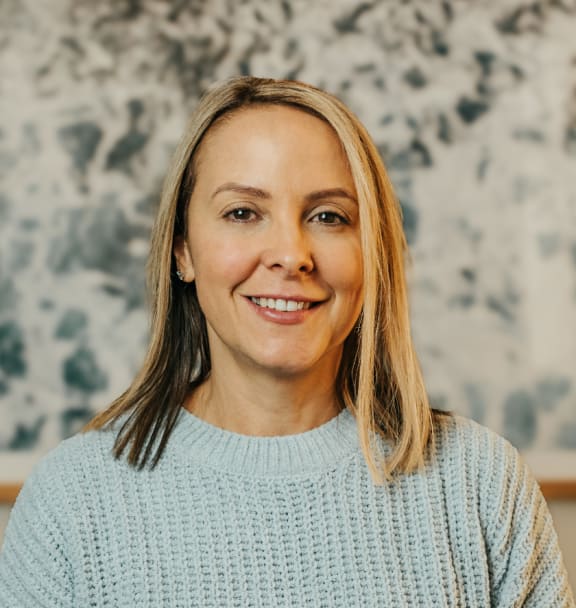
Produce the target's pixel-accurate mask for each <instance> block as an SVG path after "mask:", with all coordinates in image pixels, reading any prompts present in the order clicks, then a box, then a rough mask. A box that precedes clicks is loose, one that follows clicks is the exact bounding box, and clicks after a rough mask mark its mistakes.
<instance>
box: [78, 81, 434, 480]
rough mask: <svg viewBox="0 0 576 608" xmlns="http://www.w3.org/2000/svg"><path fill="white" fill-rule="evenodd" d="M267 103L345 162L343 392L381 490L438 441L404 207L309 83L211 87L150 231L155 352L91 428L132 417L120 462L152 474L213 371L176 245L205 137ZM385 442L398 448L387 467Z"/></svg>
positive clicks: (336, 108)
mask: <svg viewBox="0 0 576 608" xmlns="http://www.w3.org/2000/svg"><path fill="white" fill-rule="evenodd" d="M263 104H282V105H288V106H292V107H296V108H299V109H301V110H303V111H306V112H309V113H312V114H313V115H315V116H317V117H318V118H320V119H321V120H324V121H325V122H326V123H328V124H329V125H330V126H331V127H332V128H333V129H334V131H335V133H336V134H337V136H338V138H339V139H340V141H341V143H342V146H343V149H344V151H345V154H346V157H347V159H348V163H349V166H350V170H351V173H352V177H353V180H354V184H355V187H356V194H357V198H358V203H359V214H360V233H361V245H362V252H363V257H364V303H363V308H362V312H361V315H360V318H359V320H358V323H357V325H356V328H355V330H353V331H352V333H351V334H350V336H348V338H347V339H346V342H345V344H344V351H343V356H342V362H341V366H340V370H339V373H338V377H337V379H336V384H337V386H336V389H337V392H338V393H339V394H340V395H341V399H342V403H343V405H345V406H346V407H347V408H348V409H349V410H350V411H351V412H352V413H353V414H354V415H355V417H356V419H357V421H358V426H359V434H360V443H361V446H362V450H363V452H364V455H365V458H366V462H367V464H368V467H369V469H370V472H371V474H372V476H373V479H374V481H375V482H376V483H382V482H383V480H384V479H385V478H390V476H391V475H392V474H393V473H394V472H395V471H402V472H409V471H411V470H414V469H415V468H417V467H419V466H420V465H422V463H423V462H424V458H425V452H426V447H427V445H428V444H429V442H430V440H431V437H432V433H431V431H432V421H433V412H432V410H431V409H430V406H429V403H428V398H427V395H426V391H425V387H424V382H423V379H422V373H421V370H420V366H419V363H418V360H417V357H416V353H415V350H414V346H413V342H412V337H411V331H410V320H409V310H408V297H407V288H406V281H405V273H404V263H405V259H404V258H405V255H406V252H407V245H406V240H405V236H404V231H403V228H402V216H401V210H400V206H399V204H398V201H397V200H396V197H395V195H394V192H393V189H392V185H391V183H390V180H389V178H388V176H387V173H386V170H385V168H384V165H383V163H382V161H381V159H380V156H379V154H378V150H377V149H376V147H375V145H374V143H373V142H372V140H371V138H370V136H369V135H368V133H367V131H366V129H365V128H364V126H363V125H362V124H361V123H360V121H359V120H358V119H357V118H356V117H355V116H354V114H353V113H352V112H351V111H350V110H349V109H348V108H347V107H346V106H345V105H344V104H343V103H342V102H340V101H339V100H338V99H337V98H336V97H334V96H332V95H330V94H328V93H326V92H324V91H321V90H320V89H317V88H315V87H312V86H310V85H307V84H304V83H301V82H295V81H287V80H273V79H266V78H254V77H241V78H234V79H231V80H228V81H226V82H224V83H222V84H219V85H218V86H216V87H214V88H212V89H210V90H209V91H208V92H207V93H206V94H205V95H204V96H203V98H202V99H201V101H200V102H199V104H198V106H197V108H196V110H195V111H194V113H193V115H192V117H191V120H190V122H189V124H188V127H187V129H186V132H185V134H184V137H183V139H182V140H181V142H180V145H179V147H178V148H177V150H176V153H175V155H174V158H173V161H172V164H171V167H170V169H169V172H168V175H167V177H166V180H165V183H164V189H163V194H162V198H161V201H160V207H159V210H158V215H157V219H156V223H155V226H154V229H153V235H152V245H151V252H150V257H149V263H148V286H149V294H150V297H151V307H152V316H151V339H150V344H149V347H148V352H147V354H146V357H145V360H144V363H143V365H142V368H141V370H140V372H139V373H138V375H137V376H136V377H135V379H134V380H133V382H132V384H131V385H130V387H129V388H128V390H127V391H126V392H125V393H124V394H122V395H121V396H120V397H119V398H118V399H116V400H115V401H114V402H113V403H112V404H111V406H110V407H109V408H108V409H107V410H105V411H104V412H102V413H100V414H98V415H97V416H96V417H95V418H94V419H93V420H92V421H91V422H90V423H89V424H88V425H87V426H86V427H85V429H84V430H85V431H87V430H92V429H100V428H103V427H104V426H106V425H108V424H109V423H112V422H113V421H115V420H117V419H118V418H119V417H120V416H123V415H124V414H128V416H127V418H126V419H125V420H123V424H122V426H121V428H120V431H119V432H118V436H117V438H116V443H115V448H114V454H115V456H116V457H120V456H121V455H122V453H123V452H124V450H125V449H126V448H127V447H128V445H130V450H129V454H128V458H127V459H128V462H129V463H130V464H132V465H134V466H137V467H138V468H142V467H144V466H145V465H146V464H147V463H148V462H149V461H150V460H152V466H155V465H156V463H157V462H158V461H159V459H160V457H161V455H162V452H163V450H164V447H165V445H166V443H167V441H168V438H169V436H170V433H171V432H172V429H173V427H174V425H175V423H176V420H177V416H178V414H179V411H180V408H181V404H182V402H183V401H184V398H185V397H186V395H187V394H188V393H189V391H190V390H191V389H194V388H195V387H196V386H198V385H199V384H201V383H202V382H203V381H204V379H205V378H206V377H207V375H208V373H209V372H210V352H209V349H208V341H207V335H206V324H205V320H204V316H203V314H202V311H201V310H200V307H199V304H198V299H197V297H196V290H195V286H194V284H191V285H189V284H183V283H181V282H180V281H179V280H178V279H177V278H176V276H175V263H174V256H173V246H174V238H175V236H178V235H180V234H184V233H185V226H186V221H185V219H186V211H187V204H188V201H189V199H190V195H191V193H192V190H193V188H194V180H195V170H196V168H195V164H194V161H195V155H196V152H197V150H198V147H199V145H200V143H201V142H202V139H203V137H204V136H205V135H206V133H207V131H208V130H209V129H210V128H211V126H212V125H214V123H215V122H216V121H218V120H219V119H220V118H221V117H224V116H226V115H229V114H230V113H231V112H235V111H239V110H240V109H242V108H247V107H250V106H257V105H263ZM191 377H194V380H193V382H192V383H191V382H190V378H191ZM377 436H381V437H384V438H386V439H389V440H391V441H392V443H393V446H394V449H393V451H392V453H391V454H390V455H389V456H388V457H387V458H385V457H384V454H383V452H382V450H381V447H380V444H381V442H378V441H376V438H377ZM154 448H155V451H154V454H152V450H153V449H154Z"/></svg>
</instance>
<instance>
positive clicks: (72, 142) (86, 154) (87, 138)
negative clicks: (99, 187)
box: [58, 121, 102, 172]
mask: <svg viewBox="0 0 576 608" xmlns="http://www.w3.org/2000/svg"><path fill="white" fill-rule="evenodd" d="M58 138H59V140H60V142H61V144H62V146H63V147H64V149H65V150H66V151H67V152H68V154H70V156H71V157H72V161H73V163H74V167H75V168H76V169H77V170H78V171H81V172H84V171H86V168H87V166H88V164H89V163H90V161H91V160H92V158H94V154H95V153H96V150H97V148H98V144H99V143H100V140H101V139H102V129H101V128H100V127H99V126H98V125H97V124H96V123H94V122H91V121H84V122H78V123H75V124H72V125H67V126H65V127H62V128H61V129H60V130H59V131H58Z"/></svg>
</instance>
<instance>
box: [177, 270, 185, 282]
mask: <svg viewBox="0 0 576 608" xmlns="http://www.w3.org/2000/svg"><path fill="white" fill-rule="evenodd" d="M176 276H177V277H178V278H179V279H180V281H184V273H183V272H182V271H181V270H177V271H176Z"/></svg>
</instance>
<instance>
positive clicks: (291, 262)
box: [262, 225, 314, 275]
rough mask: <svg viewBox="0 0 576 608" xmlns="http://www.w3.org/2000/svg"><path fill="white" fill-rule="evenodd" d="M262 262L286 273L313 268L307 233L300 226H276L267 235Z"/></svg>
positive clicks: (307, 271) (305, 272) (302, 272)
mask: <svg viewBox="0 0 576 608" xmlns="http://www.w3.org/2000/svg"><path fill="white" fill-rule="evenodd" d="M262 262H263V264H264V265H265V266H266V267H267V268H270V269H271V270H277V271H284V272H285V273H287V274H288V275H297V274H307V273H309V272H311V271H312V270H313V269H314V259H313V257H312V249H311V244H310V241H309V238H308V235H306V234H305V233H304V231H303V230H302V229H301V228H300V227H293V226H292V227H291V226H286V225H282V226H278V227H277V229H276V230H271V231H270V233H269V234H268V235H267V243H266V247H265V249H264V251H263V252H262Z"/></svg>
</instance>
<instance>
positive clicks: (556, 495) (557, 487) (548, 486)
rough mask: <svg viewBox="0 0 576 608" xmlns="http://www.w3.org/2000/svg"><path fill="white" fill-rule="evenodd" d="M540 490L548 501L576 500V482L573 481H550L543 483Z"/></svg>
mask: <svg viewBox="0 0 576 608" xmlns="http://www.w3.org/2000/svg"><path fill="white" fill-rule="evenodd" d="M540 489H541V490H542V494H544V496H545V498H546V500H558V499H560V500H568V499H572V500H574V499H576V481H573V480H567V479H562V480H553V479H551V480H549V481H541V482H540Z"/></svg>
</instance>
